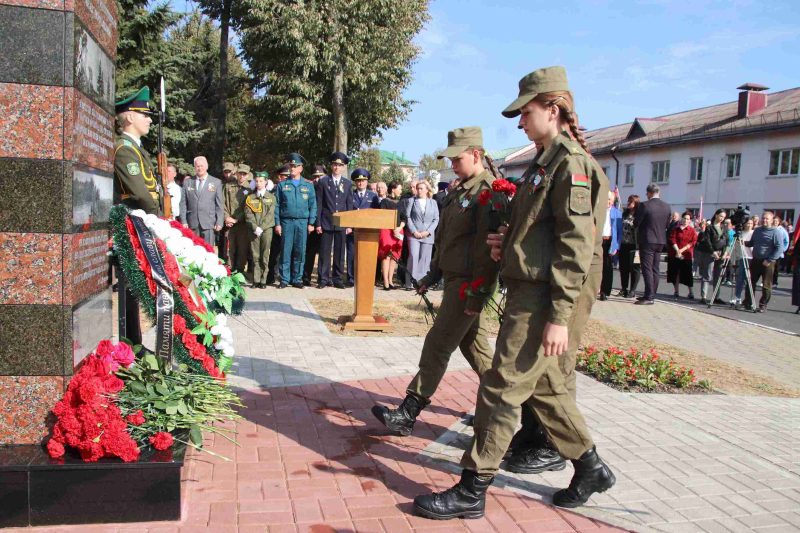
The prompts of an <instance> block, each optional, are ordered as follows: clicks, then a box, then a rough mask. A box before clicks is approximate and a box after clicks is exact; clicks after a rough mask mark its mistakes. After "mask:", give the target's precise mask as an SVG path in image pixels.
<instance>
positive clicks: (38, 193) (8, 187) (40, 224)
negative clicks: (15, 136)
mask: <svg viewBox="0 0 800 533" xmlns="http://www.w3.org/2000/svg"><path fill="white" fill-rule="evenodd" d="M0 98H2V97H1V96H0ZM1 143H2V141H0V144H1ZM63 173H64V164H63V163H62V162H61V161H57V160H42V159H39V160H37V159H21V158H0V190H2V191H3V194H1V195H0V231H8V232H15V233H24V232H36V233H62V232H63V228H64V218H65V216H64V212H65V202H64V201H63V199H62V196H63V182H64V174H63ZM69 203H70V204H71V203H72V197H70V198H69ZM69 222H70V226H71V225H72V224H71V223H72V221H71V220H70V221H69Z"/></svg>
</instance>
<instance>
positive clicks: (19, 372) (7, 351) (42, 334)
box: [0, 305, 72, 376]
mask: <svg viewBox="0 0 800 533" xmlns="http://www.w3.org/2000/svg"><path fill="white" fill-rule="evenodd" d="M67 309H68V308H67ZM64 313H65V309H64V308H63V307H62V306H61V305H0V375H5V376H63V375H64V349H63V346H64V334H65V329H64ZM70 333H71V331H70ZM71 352H72V350H71V349H70V354H71Z"/></svg>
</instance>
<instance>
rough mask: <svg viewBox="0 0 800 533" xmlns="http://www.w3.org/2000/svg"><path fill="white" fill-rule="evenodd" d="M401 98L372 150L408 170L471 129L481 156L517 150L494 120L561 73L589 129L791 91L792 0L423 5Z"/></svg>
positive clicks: (796, 38) (512, 134) (797, 8)
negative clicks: (541, 77)
mask: <svg viewBox="0 0 800 533" xmlns="http://www.w3.org/2000/svg"><path fill="white" fill-rule="evenodd" d="M431 15H432V16H431V20H430V21H429V23H428V25H427V27H426V29H425V30H424V31H423V33H421V34H420V35H419V37H418V39H417V41H418V43H419V45H420V46H421V47H422V54H421V56H420V58H419V60H418V61H417V63H416V64H415V66H414V81H413V82H412V84H411V86H410V88H409V89H408V91H407V94H406V97H407V98H409V99H411V100H416V101H417V102H418V103H417V104H416V105H415V106H414V109H413V111H412V112H411V114H410V115H409V117H408V119H407V120H406V121H405V122H403V123H402V124H401V125H400V126H399V128H398V129H396V130H390V131H387V132H385V133H384V141H383V142H382V143H381V148H382V149H384V150H390V151H395V152H397V153H399V154H401V153H405V156H406V157H407V158H408V159H411V160H412V161H415V162H416V161H417V160H418V159H419V157H420V156H421V155H422V154H424V153H430V152H432V151H434V150H435V149H437V148H441V147H443V146H445V145H446V144H447V131H448V130H450V129H453V128H456V127H459V126H471V125H475V126H481V127H482V128H483V132H484V144H485V145H486V148H487V149H489V150H496V149H501V148H509V147H513V146H520V145H524V144H527V142H528V141H527V138H526V137H525V135H524V134H523V133H522V132H521V131H519V130H517V129H516V120H515V119H506V118H503V117H502V116H501V115H500V111H501V110H502V109H503V108H504V107H505V106H506V105H507V104H509V103H510V102H511V101H512V100H513V99H514V98H516V96H517V82H518V81H519V78H521V77H522V76H524V75H525V74H527V73H528V72H530V71H532V70H534V69H536V68H539V67H545V66H550V65H564V66H565V67H566V68H567V74H568V76H569V80H570V85H571V88H572V91H573V93H574V95H575V99H576V106H577V111H578V114H579V116H580V120H581V123H582V125H583V126H585V127H586V128H588V129H594V128H600V127H604V126H611V125H614V124H619V123H623V122H629V121H631V120H633V119H634V118H635V117H653V116H659V115H665V114H668V113H674V112H678V111H684V110H687V109H693V108H697V107H703V106H707V105H713V104H718V103H722V102H728V101H732V100H735V99H736V98H737V96H736V95H737V93H738V91H737V90H736V87H738V86H739V85H741V84H743V83H745V82H755V83H760V84H763V85H766V86H767V87H769V88H770V92H772V91H778V90H783V89H788V88H792V87H797V86H800V23H798V21H800V0H781V1H773V0H760V1H749V0H728V1H711V0H709V1H706V0H691V1H686V0H674V1H670V0H644V1H640V2H629V1H614V2H601V1H578V2H574V1H564V0H561V1H557V2H540V1H533V0H506V1H491V0H483V1H478V0H433V1H432V2H431Z"/></svg>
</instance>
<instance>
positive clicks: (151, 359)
mask: <svg viewBox="0 0 800 533" xmlns="http://www.w3.org/2000/svg"><path fill="white" fill-rule="evenodd" d="M144 363H145V365H147V368H150V369H151V370H158V359H156V356H155V355H153V354H152V353H148V354H147V355H145V356H144Z"/></svg>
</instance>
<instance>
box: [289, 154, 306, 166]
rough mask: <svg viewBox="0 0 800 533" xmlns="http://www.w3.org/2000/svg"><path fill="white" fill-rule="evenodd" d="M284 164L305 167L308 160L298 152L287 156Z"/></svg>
mask: <svg viewBox="0 0 800 533" xmlns="http://www.w3.org/2000/svg"><path fill="white" fill-rule="evenodd" d="M284 163H288V164H290V165H305V164H306V160H305V159H303V156H302V155H300V154H298V153H297V152H292V153H291V154H289V155H287V156H286V159H285V160H284Z"/></svg>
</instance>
